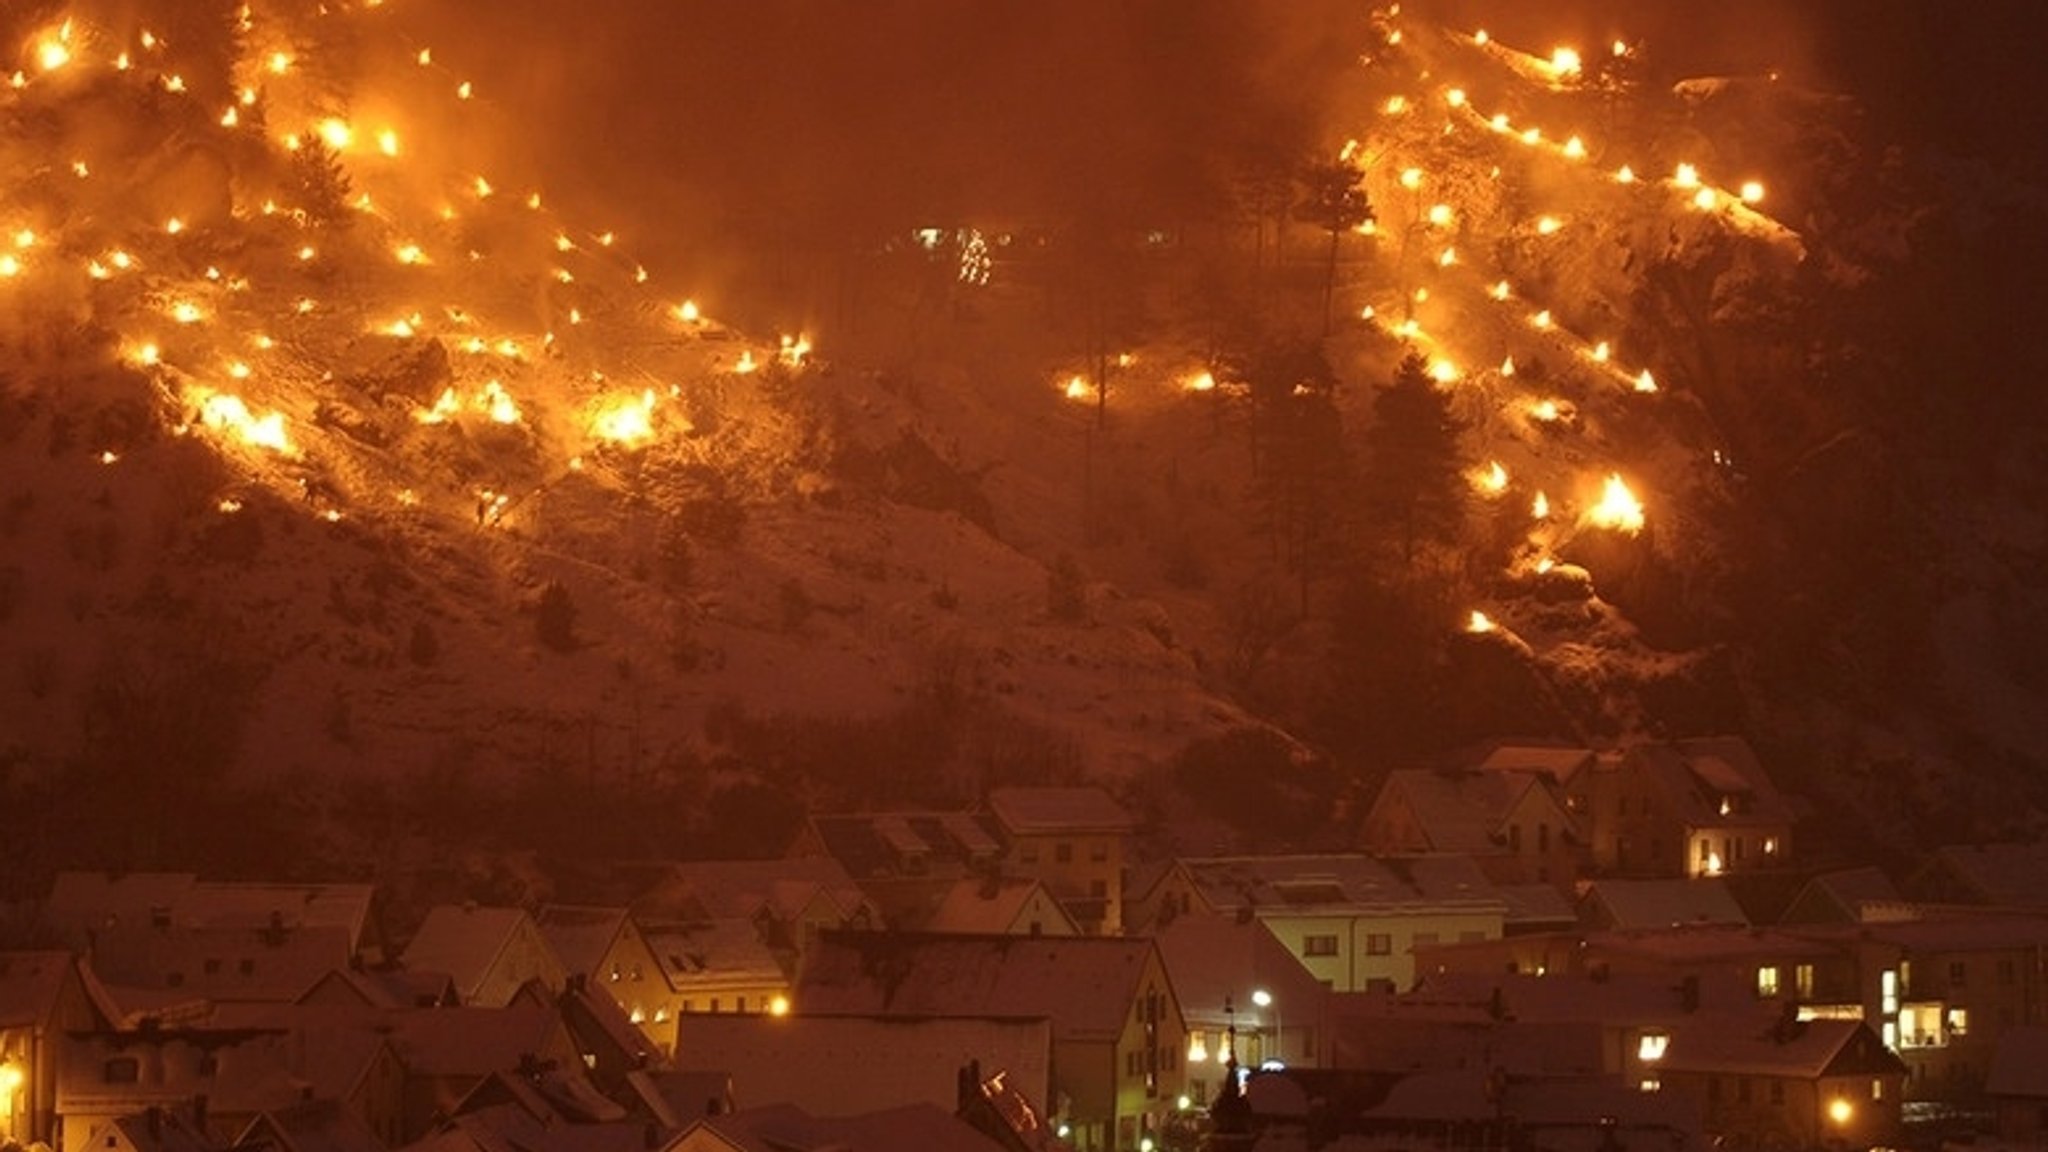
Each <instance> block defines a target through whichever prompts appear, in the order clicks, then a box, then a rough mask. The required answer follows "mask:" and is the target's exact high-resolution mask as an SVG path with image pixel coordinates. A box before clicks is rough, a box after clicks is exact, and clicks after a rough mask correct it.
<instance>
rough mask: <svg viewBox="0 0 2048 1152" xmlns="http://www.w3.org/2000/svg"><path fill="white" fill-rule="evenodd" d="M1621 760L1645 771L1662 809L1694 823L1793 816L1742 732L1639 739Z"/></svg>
mask: <svg viewBox="0 0 2048 1152" xmlns="http://www.w3.org/2000/svg"><path fill="white" fill-rule="evenodd" d="M1624 765H1625V766H1626V765H1633V766H1635V767H1636V768H1637V770H1638V771H1641V772H1642V773H1643V774H1644V778H1645V779H1646V780H1647V781H1648V782H1649V783H1650V784H1651V786H1652V787H1653V788H1655V789H1656V791H1657V793H1658V794H1659V795H1660V796H1661V797H1662V798H1663V802H1664V805H1665V808H1666V811H1668V812H1669V813H1670V814H1671V815H1672V816H1674V817H1676V818H1677V819H1679V820H1681V821H1684V822H1685V823H1687V824H1690V825H1693V826H1695V827H1777V826H1782V825H1786V824H1790V823H1791V822H1792V809H1791V806H1790V805H1788V804H1787V803H1786V802H1785V798H1784V796H1783V795H1781V794H1780V793H1779V792H1778V789H1777V786H1776V785H1774V784H1773V783H1772V782H1771V778H1770V775H1769V774H1768V773H1766V772H1765V771H1764V767H1763V763H1762V762H1761V761H1759V760H1758V759H1757V757H1756V753H1755V752H1754V751H1753V750H1752V749H1751V748H1750V746H1749V743H1748V742H1747V741H1745V740H1743V739H1742V738H1741V737H1738V736H1707V737H1699V738H1695V739H1689V740H1673V741H1669V742H1667V743H1661V744H1639V745H1636V746H1635V747H1633V748H1630V749H1629V750H1628V754H1627V756H1626V757H1625V759H1624Z"/></svg>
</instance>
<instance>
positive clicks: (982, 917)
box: [918, 876, 1080, 936]
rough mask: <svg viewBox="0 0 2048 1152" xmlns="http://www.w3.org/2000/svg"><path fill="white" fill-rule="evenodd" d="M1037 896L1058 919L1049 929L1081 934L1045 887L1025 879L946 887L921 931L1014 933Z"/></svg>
mask: <svg viewBox="0 0 2048 1152" xmlns="http://www.w3.org/2000/svg"><path fill="white" fill-rule="evenodd" d="M1033 896H1042V897H1043V906H1044V907H1046V908H1049V909H1051V913H1052V915H1053V916H1055V917H1057V918H1058V919H1057V920H1056V921H1055V922H1054V923H1053V924H1050V925H1047V926H1046V930H1047V931H1048V932H1050V933H1052V934H1055V935H1067V936H1072V935H1074V934H1076V933H1077V932H1079V931H1080V929H1079V928H1077V927H1076V926H1075V925H1074V921H1073V919H1072V918H1071V917H1069V916H1068V915H1067V914H1066V911H1065V910H1064V909H1062V908H1061V907H1060V903H1059V901H1058V900H1057V899H1055V898H1054V897H1053V895H1052V893H1051V892H1049V891H1047V890H1046V887H1045V885H1044V884H1041V883H1039V882H1038V881H1037V880H1033V879H1031V878H1029V877H1025V876H1003V877H989V878H985V879H984V878H976V877H964V878H962V879H959V880H956V881H954V882H953V883H951V884H949V885H947V886H946V890H945V893H944V894H943V895H942V896H941V897H940V899H939V903H938V907H937V908H935V909H933V910H932V913H931V915H930V916H929V917H928V918H927V919H926V920H925V922H924V923H923V924H921V925H919V926H918V927H919V928H921V929H922V930H923V931H926V932H968V933H991V932H1009V931H1012V930H1013V927H1014V925H1015V924H1016V923H1017V920H1018V918H1019V917H1021V916H1022V915H1023V914H1024V910H1025V908H1026V907H1027V906H1029V904H1030V903H1031V899H1032V897H1033Z"/></svg>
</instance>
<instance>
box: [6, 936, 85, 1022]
mask: <svg viewBox="0 0 2048 1152" xmlns="http://www.w3.org/2000/svg"><path fill="white" fill-rule="evenodd" d="M77 963H78V962H77V960H76V959H75V958H74V957H73V956H72V955H71V953H69V952H0V1028H22V1027H34V1026H37V1025H44V1024H49V1023H51V1022H52V1020H53V1017H54V1016H55V1015H56V1012H57V1007H58V1004H57V1001H58V998H59V997H60V996H61V995H62V994H63V991H64V984H65V981H67V980H69V979H70V978H71V975H72V972H73V970H74V968H75V966H76V965H77Z"/></svg>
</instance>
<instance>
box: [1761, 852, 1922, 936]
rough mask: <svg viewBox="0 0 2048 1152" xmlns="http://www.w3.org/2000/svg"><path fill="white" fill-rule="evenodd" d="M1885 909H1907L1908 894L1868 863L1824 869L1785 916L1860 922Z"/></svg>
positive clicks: (1900, 910)
mask: <svg viewBox="0 0 2048 1152" xmlns="http://www.w3.org/2000/svg"><path fill="white" fill-rule="evenodd" d="M1886 908H1890V909H1891V910H1892V911H1893V912H1894V913H1896V914H1905V913H1906V912H1907V911H1908V908H1907V906H1906V904H1905V897H1904V896H1902V895H1900V893H1899V889H1898V886H1897V885H1895V884H1893V883H1892V881H1891V878H1890V877H1889V876H1886V875H1885V874H1884V870H1883V869H1882V868H1878V867H1876V866H1874V865H1866V866H1864V867H1861V868H1844V869H1840V870H1838V871H1834V872H1823V873H1821V874H1820V875H1818V876H1815V877H1814V878H1812V879H1811V880H1808V881H1807V882H1806V884H1805V886H1804V887H1802V888H1801V889H1800V890H1799V893H1798V895H1796V896H1795V897H1793V899H1792V903H1791V904H1790V905H1789V906H1788V907H1787V908H1786V910H1785V919H1786V920H1787V921H1791V920H1793V919H1794V918H1795V917H1796V918H1797V919H1799V920H1802V921H1808V922H1811V921H1814V920H1824V921H1834V920H1841V919H1847V920H1851V921H1860V920H1863V919H1866V918H1869V917H1873V916H1877V915H1883V914H1884V912H1883V910H1884V909H1886Z"/></svg>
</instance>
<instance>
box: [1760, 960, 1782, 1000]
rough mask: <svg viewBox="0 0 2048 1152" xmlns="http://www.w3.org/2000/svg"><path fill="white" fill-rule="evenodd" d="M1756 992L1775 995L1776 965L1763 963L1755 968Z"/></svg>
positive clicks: (1776, 992) (1776, 984)
mask: <svg viewBox="0 0 2048 1152" xmlns="http://www.w3.org/2000/svg"><path fill="white" fill-rule="evenodd" d="M1756 994H1757V995H1758V996H1776V995H1777V994H1778V966H1777V965H1776V964H1765V965H1763V966H1762V967H1759V968H1758V969H1757V970H1756Z"/></svg>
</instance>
